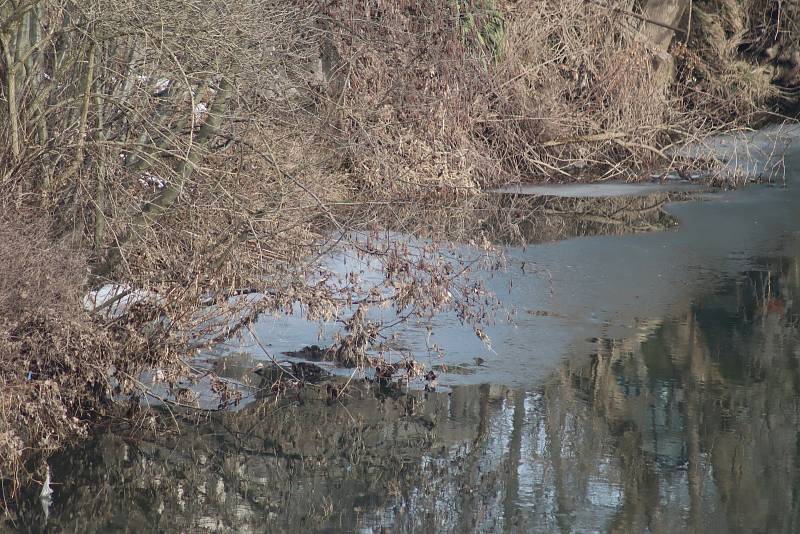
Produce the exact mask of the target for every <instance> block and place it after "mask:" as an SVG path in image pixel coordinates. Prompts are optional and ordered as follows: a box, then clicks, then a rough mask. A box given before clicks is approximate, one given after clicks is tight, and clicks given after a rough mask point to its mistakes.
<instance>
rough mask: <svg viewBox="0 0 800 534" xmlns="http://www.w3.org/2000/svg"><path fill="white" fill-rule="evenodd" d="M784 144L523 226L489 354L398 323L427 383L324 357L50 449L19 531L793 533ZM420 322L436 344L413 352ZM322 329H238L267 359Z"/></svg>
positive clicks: (798, 427) (793, 419) (282, 323)
mask: <svg viewBox="0 0 800 534" xmlns="http://www.w3.org/2000/svg"><path fill="white" fill-rule="evenodd" d="M796 145H797V144H795V146H794V148H792V149H790V150H789V152H788V153H787V156H786V175H785V177H782V178H781V180H779V181H778V182H776V183H771V184H760V185H752V186H749V187H746V188H742V189H739V190H736V191H729V192H714V193H698V192H694V193H693V196H692V198H687V197H686V196H679V197H677V198H679V199H680V200H673V201H671V202H669V203H667V204H664V202H663V201H664V196H663V195H664V194H665V193H664V192H663V191H661V190H659V189H657V190H655V191H647V193H646V194H645V195H644V196H643V198H645V199H655V201H656V202H657V204H658V205H659V206H661V205H662V204H663V206H664V207H663V208H661V207H659V209H658V210H657V211H658V213H657V214H656V218H657V220H658V221H661V223H663V224H661V223H659V224H660V226H659V231H649V232H638V233H624V234H621V235H620V234H614V235H582V234H591V233H592V232H576V233H574V234H573V235H579V237H572V238H571V239H567V240H559V241H548V240H547V239H544V241H545V242H540V241H543V239H541V236H540V233H541V232H539V230H541V229H538V228H531V229H529V231H528V232H527V233H528V234H531V238H530V239H529V240H528V241H529V242H527V243H525V244H524V246H509V247H505V249H504V254H505V256H506V259H507V268H506V269H505V270H502V271H492V272H491V273H489V272H487V273H486V280H485V281H486V283H487V285H488V286H489V287H490V288H491V289H492V290H494V292H495V293H496V294H497V295H499V296H500V297H501V299H502V300H503V302H504V304H506V305H507V307H508V309H513V310H515V312H516V313H515V314H514V316H513V319H512V321H505V320H498V321H496V324H494V325H491V326H489V327H487V329H486V333H487V334H488V335H489V336H490V338H491V340H492V344H491V349H489V348H487V347H486V346H485V345H484V344H483V343H481V341H480V340H479V339H477V338H476V337H475V336H474V335H473V334H472V331H471V330H470V329H465V327H464V326H463V325H461V323H460V322H459V321H458V320H457V319H456V318H455V317H454V316H451V315H448V314H443V315H441V316H437V317H435V318H433V319H432V321H429V322H427V323H425V324H421V323H420V324H406V325H402V326H401V327H398V330H397V337H398V340H399V342H401V343H402V345H403V347H404V350H407V351H409V352H412V353H414V354H415V355H417V356H418V357H420V359H422V360H423V361H424V362H425V363H427V364H428V365H439V366H441V365H445V366H447V365H449V366H451V367H454V368H458V369H461V370H462V371H463V372H458V373H449V374H442V375H441V376H440V377H439V383H440V385H439V387H438V388H437V389H436V390H435V391H423V390H421V389H420V388H418V387H417V388H414V387H412V388H409V389H406V388H397V387H378V386H374V385H371V384H369V383H366V382H363V381H360V380H352V381H349V382H348V380H349V373H350V372H349V371H340V372H339V373H338V374H339V375H341V376H338V377H336V378H334V379H333V381H332V383H334V384H337V387H343V386H344V385H345V384H347V390H346V391H347V394H346V395H343V396H342V397H341V398H339V399H335V400H332V399H331V396H330V393H329V390H326V389H323V388H308V389H306V390H304V391H301V392H298V393H292V394H290V395H287V396H285V397H283V398H281V399H279V400H276V399H275V398H272V397H271V396H267V398H260V399H258V400H257V401H254V402H251V403H249V404H247V405H246V406H244V407H243V408H242V409H240V410H239V411H237V412H235V413H218V414H213V415H209V416H204V417H202V418H201V420H199V421H196V420H192V421H190V420H188V419H189V418H186V419H184V418H181V417H178V418H177V419H176V420H175V422H174V426H175V429H176V430H175V431H173V432H167V433H165V434H164V435H162V436H161V437H159V438H157V439H156V438H147V437H143V436H146V435H147V434H146V433H145V432H142V429H140V428H136V427H131V428H123V429H115V430H114V431H113V432H109V433H107V434H100V435H98V436H97V437H95V438H93V439H91V440H89V441H87V442H85V443H82V444H80V445H79V446H76V447H74V448H73V449H71V450H68V451H66V452H64V453H62V454H59V455H58V456H56V457H55V458H53V459H52V460H51V462H50V469H51V479H52V488H53V491H54V493H53V496H52V498H51V499H50V501H47V502H45V503H44V504H45V505H44V506H43V503H42V500H41V499H40V498H39V493H38V488H31V489H30V490H29V492H28V493H29V495H28V498H27V500H25V501H24V502H23V504H22V508H21V509H20V516H19V517H20V523H19V524H18V525H17V527H18V528H19V529H20V530H22V531H34V532H39V531H53V532H117V531H119V532H123V531H124V532H206V531H209V532H231V531H236V532H309V531H320V532H473V531H474V532H501V531H503V532H687V531H688V532H708V531H713V532H742V533H745V532H747V533H750V532H769V533H779V532H786V533H790V532H797V531H798V530H800V417H799V416H800V402H799V401H800V210H798V207H800V148H798V147H797V146H796ZM623 189H624V188H623ZM517 193H524V191H517ZM620 194H623V193H620ZM629 194H630V191H627V190H625V192H624V195H629ZM653 195H661V196H655V197H654V196H653ZM670 198H671V197H670ZM670 198H667V199H668V200H669V199H670ZM664 221H666V222H664ZM674 221H679V224H677V225H675V224H673V222H674ZM654 224H655V223H654ZM537 232H538V233H537ZM522 235H527V234H526V231H525V230H524V229H523V231H522ZM498 241H499V242H502V239H498ZM341 259H342V261H344V258H341ZM795 297H797V299H795ZM429 326H430V327H432V328H433V332H434V333H433V337H434V338H435V341H436V344H437V345H438V346H439V347H440V348H441V349H442V351H443V353H444V357H443V358H439V357H438V356H437V357H434V356H430V355H428V353H429V351H428V350H427V347H429V345H430V339H427V338H426V335H425V332H427V328H428V327H429ZM332 329H333V327H329V328H327V329H323V330H322V334H321V337H319V333H318V332H319V325H315V324H309V323H306V322H305V321H304V320H303V319H302V318H290V319H287V318H282V317H281V318H274V317H265V318H262V319H261V320H260V321H259V323H258V324H256V325H255V332H256V333H257V335H258V337H259V339H261V340H266V341H268V343H269V347H270V350H273V351H274V352H276V353H277V352H281V351H283V350H296V349H297V348H299V347H300V346H302V345H304V344H311V343H316V342H318V343H320V344H324V343H325V342H326V341H328V340H330V338H331V336H332V335H333V333H332ZM318 340H319V341H318ZM426 358H427V359H426ZM475 358H480V360H478V362H480V364H478V363H476V360H475ZM260 359H263V356H262V355H259V354H258V351H257V350H256V349H255V348H254V345H253V343H251V342H247V340H244V341H243V342H242V344H241V345H240V346H238V347H235V348H231V347H228V348H227V349H225V350H224V351H221V352H218V353H213V354H209V355H206V356H205V361H206V362H207V363H209V365H216V366H217V368H219V369H221V370H223V371H224V372H225V373H228V375H229V376H231V377H234V378H241V377H242V376H243V375H245V374H247V373H249V372H250V371H251V370H252V368H253V367H254V365H255V364H257V363H258V361H259V360H260ZM215 360H216V363H214V362H215ZM219 362H222V363H224V365H221V364H220V363H219Z"/></svg>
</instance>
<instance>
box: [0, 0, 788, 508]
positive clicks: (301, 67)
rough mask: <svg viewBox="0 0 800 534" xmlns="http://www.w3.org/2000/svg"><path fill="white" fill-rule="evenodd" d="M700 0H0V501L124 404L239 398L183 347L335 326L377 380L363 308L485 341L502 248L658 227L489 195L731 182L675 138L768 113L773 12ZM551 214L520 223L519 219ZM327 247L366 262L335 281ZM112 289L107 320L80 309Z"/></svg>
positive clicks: (708, 158) (655, 210)
mask: <svg viewBox="0 0 800 534" xmlns="http://www.w3.org/2000/svg"><path fill="white" fill-rule="evenodd" d="M677 4H681V2H678V3H677ZM684 4H687V3H685V2H684ZM718 4H719V2H711V1H709V2H695V3H694V6H693V7H692V8H691V9H690V10H688V11H687V9H686V8H688V7H689V6H688V5H684V6H683V7H684V9H683V11H680V12H675V13H665V12H661V11H659V10H658V9H657V7H658V5H659V2H656V1H654V0H653V1H650V2H645V3H644V4H643V6H641V9H642V11H641V12H633V13H631V12H630V9H628V8H629V7H630V6H624V5H622V4H620V5H619V6H617V7H614V8H613V9H609V8H608V6H601V5H598V4H594V3H589V4H585V3H583V2H577V1H576V2H544V3H542V2H516V3H514V4H513V5H512V4H511V3H505V2H497V3H493V2H488V1H487V2H483V1H476V2H473V1H461V0H459V1H457V2H452V3H450V4H447V5H442V4H441V3H436V2H434V3H422V4H420V3H418V2H399V3H393V4H391V5H386V6H377V7H376V6H371V5H364V6H359V7H357V8H356V7H354V6H352V5H350V4H345V3H343V2H331V3H328V4H326V6H325V7H324V8H320V7H319V6H318V4H317V3H316V2H313V3H312V2H308V3H306V2H292V3H286V4H283V3H275V2H249V3H238V2H233V3H226V5H225V6H222V5H220V6H219V10H218V16H217V17H199V18H198V19H197V20H195V19H192V18H191V17H188V18H187V15H186V14H187V13H194V12H195V6H194V5H193V4H191V2H188V3H187V2H178V3H173V4H170V5H168V6H167V5H164V6H161V5H160V6H155V7H152V8H148V9H144V8H142V6H140V5H139V4H138V3H128V4H114V5H113V6H112V5H110V4H109V5H105V4H102V3H101V4H99V5H98V7H97V11H96V13H95V14H96V16H94V15H93V16H92V17H88V15H86V14H76V13H73V12H72V11H71V10H70V8H68V7H65V6H63V5H60V4H59V5H56V4H52V5H51V4H48V3H45V2H34V3H33V4H31V6H32V7H31V8H30V9H28V7H29V6H28V5H27V4H26V6H23V7H18V6H16V5H11V4H8V5H4V6H2V7H0V15H2V16H0V18H2V19H3V20H6V21H8V23H7V24H6V25H4V26H3V28H2V32H0V37H2V43H3V44H2V47H3V52H4V54H3V56H2V58H0V74H2V76H3V80H2V81H3V84H2V85H3V93H2V97H3V100H2V103H3V105H2V106H0V119H2V120H0V141H2V143H3V144H2V146H3V147H4V149H5V150H4V151H3V153H4V154H5V155H6V156H4V157H3V158H2V159H0V186H2V187H1V188H0V191H2V195H0V204H2V207H3V218H2V220H1V221H0V224H2V232H3V234H2V235H3V241H2V242H1V243H0V264H1V265H2V266H3V271H4V272H6V273H11V275H10V276H7V277H6V278H5V279H4V280H3V281H2V294H0V306H2V307H1V308H0V329H2V330H1V331H2V334H1V335H0V383H1V384H2V385H3V386H4V387H3V388H2V390H3V393H2V395H1V396H0V408H1V409H0V428H2V431H0V471H1V472H2V474H3V475H2V478H3V484H4V485H3V488H4V491H5V492H6V493H7V494H9V495H12V494H14V493H15V492H16V491H17V490H18V489H19V488H20V487H22V486H24V485H25V484H27V482H28V481H29V480H33V479H36V480H43V478H44V470H45V467H46V458H47V457H48V456H49V455H50V454H51V453H53V452H54V451H56V450H58V449H59V448H60V447H61V446H62V445H63V444H64V443H68V442H70V441H71V440H73V439H80V438H82V437H83V436H85V435H86V434H87V433H89V432H90V431H91V429H92V428H94V425H96V424H97V423H98V422H101V421H105V420H108V418H113V417H117V416H118V415H119V410H120V406H121V404H122V403H123V402H125V403H127V404H125V406H124V409H123V411H124V410H126V409H127V408H128V406H129V405H130V406H138V404H139V403H140V402H147V401H149V402H153V403H164V404H168V405H173V406H177V407H195V405H196V401H197V399H196V398H194V395H193V392H192V388H191V387H190V386H191V385H192V383H193V382H194V381H197V380H205V381H206V382H207V383H208V388H207V389H208V391H211V392H212V393H213V394H214V396H215V398H214V400H215V403H213V404H212V405H213V406H214V407H219V408H226V409H227V408H232V407H235V406H236V405H237V404H238V403H239V401H240V400H241V399H240V397H238V396H237V393H236V388H235V387H231V386H232V385H233V386H235V384H231V383H230V382H228V381H227V380H223V379H220V378H219V377H217V376H216V375H214V374H213V373H211V374H209V373H208V369H205V368H198V367H196V366H195V365H194V363H193V362H192V361H191V360H190V358H189V355H192V354H194V353H195V351H196V350H198V349H203V348H205V346H206V345H216V344H218V343H220V342H224V341H226V340H228V339H230V338H231V337H232V336H234V335H236V334H245V335H248V334H250V329H251V328H253V325H254V324H256V323H257V322H258V320H259V319H260V318H262V317H266V316H269V315H271V314H278V315H285V314H302V315H303V316H304V318H307V319H310V320H312V321H320V322H322V323H325V322H338V324H340V325H344V326H345V328H344V329H342V330H340V331H339V335H338V337H336V338H335V339H333V338H332V339H330V340H329V341H330V345H333V346H334V353H335V354H336V355H337V357H338V358H339V360H340V361H346V362H347V363H349V364H356V365H358V366H361V367H368V368H372V369H373V370H376V369H377V368H378V367H380V366H381V365H383V363H385V362H383V361H382V360H380V359H374V358H375V352H374V350H375V347H376V346H378V345H380V343H382V342H385V341H389V340H385V339H383V338H382V336H384V335H385V331H384V330H385V328H386V324H384V323H382V320H381V316H380V315H379V312H375V311H374V309H373V308H375V309H381V307H383V308H382V309H389V310H394V311H395V312H398V313H401V314H402V313H405V314H406V315H408V317H406V320H408V319H409V318H411V319H414V320H416V319H421V318H426V319H431V318H435V317H440V316H441V317H451V318H452V317H455V318H457V320H458V321H461V322H463V323H464V324H466V325H469V329H468V330H469V331H470V332H471V334H470V335H473V334H474V335H475V339H476V340H477V341H478V342H479V343H480V342H483V343H488V342H489V341H490V338H491V336H487V335H486V331H487V330H486V329H487V326H486V325H485V324H484V323H485V322H487V320H491V318H492V316H493V315H494V314H495V313H496V312H497V310H498V309H499V303H498V299H497V298H496V296H495V295H493V292H492V291H489V290H488V289H486V287H485V286H486V284H485V283H484V281H483V280H480V279H477V280H476V279H475V278H470V277H469V276H468V275H469V272H470V271H471V270H476V268H478V267H480V268H492V269H496V270H497V271H498V272H499V270H500V269H501V268H502V267H503V261H502V255H503V254H502V250H501V248H502V247H503V246H506V245H510V244H512V243H515V244H516V243H519V242H524V241H525V240H526V239H528V238H529V237H530V235H531V234H538V235H540V236H544V238H556V237H558V236H565V235H576V234H575V233H572V234H570V232H571V230H569V229H568V228H571V227H570V226H569V219H571V218H573V217H572V216H573V215H574V214H575V213H577V215H579V216H583V219H584V223H583V227H582V228H581V229H580V230H579V232H578V234H580V235H589V234H591V233H592V232H598V231H606V230H608V229H609V228H612V227H613V228H618V229H620V231H622V230H623V229H625V228H626V224H629V223H631V221H633V222H634V223H636V224H640V225H641V227H642V229H644V228H645V227H646V226H647V225H652V226H653V227H659V228H660V227H666V226H667V225H668V224H669V222H670V219H669V217H667V216H664V215H663V213H662V212H661V210H660V205H661V204H663V202H662V201H661V200H659V204H658V205H646V204H644V203H641V204H637V203H636V202H633V203H627V201H626V203H623V204H627V205H628V207H630V208H632V209H627V210H626V209H621V210H619V209H618V208H624V205H623V206H614V207H611V208H609V209H605V208H603V207H602V206H601V207H598V208H597V209H596V210H595V209H594V208H592V207H591V206H589V205H587V203H582V202H580V201H574V200H546V201H543V202H540V201H531V200H529V199H524V198H521V197H522V195H520V198H517V199H515V200H514V201H513V202H512V203H511V204H503V203H502V202H498V201H496V199H494V198H493V197H492V195H490V194H487V193H486V191H488V190H491V189H493V188H495V187H497V186H500V185H506V184H508V183H510V182H539V183H552V182H558V181H586V180H589V179H591V180H611V179H615V180H623V181H649V180H652V179H653V176H654V173H655V174H656V175H657V176H656V179H657V180H658V181H663V180H668V179H669V178H671V177H673V173H675V174H677V175H678V176H679V177H682V178H684V177H689V178H692V177H694V176H696V173H698V172H702V173H704V176H707V177H710V179H712V180H715V181H716V184H717V185H725V184H729V183H741V182H736V180H737V178H736V177H735V175H734V174H735V173H729V172H727V171H728V170H729V169H727V170H726V165H727V164H728V163H729V162H730V160H727V161H723V160H722V159H720V158H715V157H714V151H713V150H710V151H709V152H707V153H703V154H697V153H691V154H683V153H680V152H676V151H673V149H674V148H675V147H676V146H679V145H681V144H682V143H685V142H687V141H689V140H694V141H695V144H694V145H693V146H700V144H701V142H700V141H701V140H702V139H705V138H706V136H708V135H711V134H712V133H714V132H717V131H720V130H728V129H730V128H734V127H738V126H740V125H743V124H745V125H746V124H752V123H755V122H757V121H760V120H761V119H762V118H763V117H765V116H774V114H775V113H777V112H780V111H782V110H785V109H788V108H787V106H788V105H789V104H790V103H791V102H790V101H791V98H792V95H793V93H792V92H791V91H792V88H793V87H795V86H796V80H795V79H794V78H793V77H792V76H790V74H791V73H792V72H793V69H794V66H795V65H794V64H793V63H792V61H793V56H792V49H791V48H790V46H789V45H790V44H791V42H793V41H792V38H793V36H794V35H795V34H794V33H793V32H794V29H793V28H794V27H795V26H793V25H791V24H786V18H785V17H788V16H790V12H791V10H788V11H787V10H783V11H780V13H778V12H775V11H774V10H771V9H767V10H763V9H762V8H764V4H765V1H762V0H759V1H757V2H755V1H754V2H750V1H748V2H738V3H734V4H730V2H727V3H725V2H723V4H725V6H727V7H725V6H722V5H718ZM766 4H769V5H773V4H775V2H772V3H770V2H766ZM730 5H735V6H739V7H740V8H741V9H740V10H739V11H737V12H734V10H731V9H729V8H730ZM354 9H356V10H358V11H353V10H354ZM637 9H639V8H637ZM759 9H762V10H761V11H758V12H759V13H762V14H763V13H767V14H768V15H767V16H766V17H758V18H752V17H751V18H748V17H747V14H748V13H750V12H751V11H753V10H756V11H757V10H759ZM15 10H19V11H15ZM792 13H793V12H792ZM662 16H663V17H667V18H669V19H670V20H667V19H663V20H662V18H660V17H662ZM75 17H78V19H76V18H75ZM81 17H84V18H81ZM87 17H88V18H87ZM703 17H706V18H703ZM672 19H674V20H672ZM76 20H79V22H76ZM165 20H168V21H172V22H173V24H170V25H168V28H169V29H168V31H165V29H164V28H165V26H164V21H165ZM755 20H757V21H759V22H758V23H757V24H756V23H755V22H754V23H753V25H747V24H750V22H749V21H755ZM792 20H793V19H792ZM690 21H693V22H690ZM84 26H85V27H86V28H88V29H87V30H86V31H77V30H76V28H78V27H80V28H82V27H84ZM777 27H780V28H784V29H785V28H790V29H788V30H784V31H783V32H774V30H775V29H776V28H777ZM230 28H236V29H237V31H235V32H231V31H230ZM121 29H122V31H121ZM662 30H668V31H666V32H664V31H662ZM734 30H735V31H734ZM773 33H775V35H777V37H776V38H775V39H774V40H773V41H774V42H768V40H766V37H765V36H767V35H771V34H773ZM37 36H38V37H37ZM131 36H135V37H131ZM51 41H52V45H53V46H52V47H50V46H47V47H45V46H44V44H46V43H48V42H51ZM553 43H555V45H553ZM681 43H683V44H682V45H681ZM768 49H770V50H773V51H777V52H776V53H775V54H774V55H769V54H768V55H767V56H763V54H762V52H765V51H766V50H768ZM787 67H788V70H787ZM770 69H772V70H770ZM770 72H772V74H770ZM776 73H777V74H780V76H777V75H775V76H773V74H776ZM773 82H774V83H773ZM736 160H737V161H738V160H739V158H738V157H737V158H736ZM764 170H767V169H764ZM768 170H770V172H771V171H774V169H768ZM768 176H769V178H773V177H774V176H777V174H775V175H773V174H769V175H768ZM504 202H505V201H504ZM509 202H510V201H509ZM548 210H549V211H550V212H551V213H550V215H552V216H554V218H551V219H550V221H551V223H550V225H549V227H548V228H545V230H544V231H543V230H542V229H541V228H539V227H538V225H537V224H536V223H531V221H533V220H534V219H533V218H531V217H529V216H528V215H529V213H534V212H541V211H548ZM552 212H555V213H552ZM573 212H574V213H573ZM510 214H516V215H519V218H518V219H517V218H514V219H512V218H510V217H509V215H510ZM650 216H653V218H652V219H651V218H649V217H650ZM557 221H560V222H557ZM557 227H561V228H562V229H559V228H557ZM562 230H563V231H562ZM389 232H398V233H403V234H406V235H410V236H415V237H414V239H415V240H418V241H413V242H402V241H392V240H388V239H385V237H386V236H388V235H390V234H389ZM547 236H549V237H547ZM442 241H447V242H450V243H452V244H453V246H452V247H451V248H452V255H446V254H443V253H442V249H441V248H440V244H441V242H442ZM464 246H467V247H474V248H470V251H471V252H470V255H469V256H464V255H462V254H461V252H463V247H464ZM460 247H461V248H460ZM343 249H344V250H347V251H348V252H347V253H348V254H352V255H353V257H354V258H355V259H356V260H358V261H362V262H363V261H366V262H373V265H374V266H375V267H376V268H377V269H378V273H379V274H378V275H371V276H369V277H367V276H362V273H360V272H357V271H351V270H348V269H344V270H342V271H340V272H332V271H331V270H330V269H328V268H327V265H328V262H329V261H331V257H334V258H336V260H334V261H338V259H341V258H342V256H341V255H339V256H337V254H339V251H341V250H343ZM475 250H477V251H478V252H477V256H478V259H475V258H474V257H473V256H474V254H472V252H474V251H475ZM345 259H346V258H345ZM342 261H344V260H342ZM109 285H111V286H113V287H118V288H126V290H124V291H123V292H121V293H119V296H120V298H121V299H126V301H125V304H131V306H130V307H129V309H128V310H127V311H126V313H125V314H109V313H107V311H108V310H109V308H111V307H113V306H114V305H113V304H109V307H107V308H103V309H100V308H98V307H95V308H91V307H90V310H89V311H88V312H87V310H86V309H85V307H84V305H83V302H82V301H83V300H84V298H83V297H84V296H85V295H87V294H88V293H89V292H90V291H95V290H98V289H99V288H103V287H106V288H107V287H109ZM128 291H130V293H128ZM122 293H127V294H126V295H123V294H122ZM494 293H497V292H494ZM131 295H150V296H153V298H147V299H140V300H139V301H138V302H136V303H132V300H133V299H130V298H129V297H130V296H131ZM359 305H361V306H359ZM533 311H536V310H533ZM545 311H547V310H545ZM376 313H378V315H377V316H376V315H375V314H376ZM415 334H416V336H417V341H416V342H417V343H419V342H420V340H423V339H424V340H426V343H427V341H430V339H431V336H432V335H435V334H430V333H429V332H428V331H427V330H418V331H416V332H415ZM309 341H311V338H309ZM303 344H304V345H305V344H309V343H308V342H304V343H303ZM326 344H327V343H326ZM435 345H436V344H435V343H434V344H433V345H427V344H426V347H425V348H426V351H428V352H430V353H434V352H436V351H437V349H436V347H435ZM266 348H267V350H269V347H266ZM298 348H300V347H293V348H292V349H290V350H297V349H298ZM371 358H372V359H371ZM373 359H374V360H373ZM405 364H406V365H407V367H406V368H405V369H406V370H408V371H409V373H410V374H414V373H418V372H420V369H419V368H418V367H415V366H414V365H413V362H411V361H407V362H405ZM383 368H384V369H386V368H385V367H383ZM143 373H146V374H145V375H143ZM144 377H146V378H147V380H145V379H144ZM6 489H7V491H6Z"/></svg>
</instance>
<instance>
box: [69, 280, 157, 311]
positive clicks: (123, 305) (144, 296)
mask: <svg viewBox="0 0 800 534" xmlns="http://www.w3.org/2000/svg"><path fill="white" fill-rule="evenodd" d="M163 300H164V299H163V297H162V296H161V295H159V294H158V293H156V292H154V291H146V290H144V289H133V288H132V287H131V286H129V285H127V284H106V285H104V286H103V287H101V288H100V289H97V290H95V291H90V292H89V293H88V294H87V295H86V296H85V297H83V309H85V310H86V311H88V312H90V313H91V312H95V311H97V312H99V313H101V314H102V315H103V316H105V317H107V318H116V317H120V316H122V315H125V312H126V311H127V309H128V307H129V306H131V305H133V304H135V303H137V302H152V303H155V304H161V303H163Z"/></svg>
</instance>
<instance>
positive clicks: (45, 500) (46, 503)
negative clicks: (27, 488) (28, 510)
mask: <svg viewBox="0 0 800 534" xmlns="http://www.w3.org/2000/svg"><path fill="white" fill-rule="evenodd" d="M39 502H41V503H42V510H43V511H44V518H45V520H47V518H48V517H50V506H51V505H52V504H53V488H52V487H51V486H50V466H49V465H48V466H47V474H46V476H45V478H44V484H43V485H42V491H41V492H40V493H39Z"/></svg>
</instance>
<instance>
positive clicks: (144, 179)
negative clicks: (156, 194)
mask: <svg viewBox="0 0 800 534" xmlns="http://www.w3.org/2000/svg"><path fill="white" fill-rule="evenodd" d="M139 183H140V184H142V186H143V187H153V188H155V189H164V187H165V186H166V185H167V180H166V179H164V178H162V177H161V176H157V175H155V174H151V173H149V172H146V173H144V174H142V175H141V176H140V177H139Z"/></svg>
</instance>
